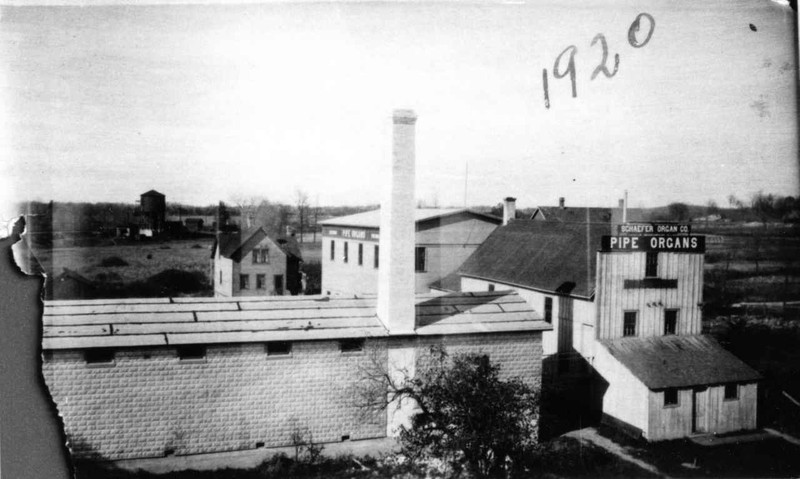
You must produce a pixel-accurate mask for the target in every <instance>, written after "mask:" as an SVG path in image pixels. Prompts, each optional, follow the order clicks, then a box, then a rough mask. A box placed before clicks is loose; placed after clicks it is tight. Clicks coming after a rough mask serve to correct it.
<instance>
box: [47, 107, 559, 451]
mask: <svg viewBox="0 0 800 479" xmlns="http://www.w3.org/2000/svg"><path fill="white" fill-rule="evenodd" d="M415 121H416V115H414V114H413V112H409V111H404V110H401V111H396V112H395V114H394V117H393V124H394V146H393V153H394V154H393V156H392V170H393V171H394V172H395V174H393V175H392V177H391V178H392V183H393V184H392V186H393V187H392V188H385V191H386V192H387V193H386V196H385V197H384V199H383V201H382V212H383V215H382V217H381V224H380V231H381V232H382V236H381V238H380V241H379V243H378V244H379V245H380V248H381V251H382V252H383V255H382V256H381V268H380V270H379V277H378V278H377V281H378V288H377V289H378V291H377V295H376V296H370V297H358V298H354V297H350V298H338V297H331V296H299V297H275V298H156V299H124V300H123V299H114V300H94V301H52V302H47V303H46V304H45V310H44V331H43V335H44V340H43V350H44V362H43V373H44V377H45V381H46V383H47V385H48V387H49V388H50V391H51V394H52V396H53V399H54V401H55V403H56V405H57V407H58V410H59V413H60V415H61V416H62V417H63V420H64V427H65V430H66V433H67V435H68V436H69V438H70V439H71V442H72V444H73V446H75V447H76V449H75V452H76V453H77V454H85V455H91V454H95V455H99V456H100V457H103V458H106V459H123V458H143V457H157V456H164V455H188V454H201V453H209V452H219V451H234V450H244V449H253V448H260V447H271V446H288V445H291V444H292V443H293V442H292V437H293V435H294V434H297V433H300V434H303V435H306V434H307V435H310V436H313V438H314V441H316V442H320V443H326V442H340V441H348V440H357V439H365V438H376V437H386V436H393V435H396V434H397V433H398V426H400V425H407V424H409V420H410V414H412V412H413V404H409V403H407V402H404V403H402V404H390V405H389V407H388V408H387V409H385V410H382V411H373V412H372V413H371V414H369V415H367V417H364V411H363V410H361V409H359V408H358V407H357V406H355V405H354V404H353V401H352V386H353V385H354V384H357V383H358V382H359V381H360V380H361V379H362V378H361V377H360V376H359V374H360V373H359V371H360V370H362V369H364V368H365V367H367V366H368V365H369V364H375V363H376V362H377V364H381V365H383V368H385V370H386V371H387V372H388V374H390V375H392V377H397V376H398V375H400V374H413V371H415V369H416V368H417V367H418V366H419V365H420V363H421V361H422V360H423V358H424V354H425V351H426V350H429V349H430V347H431V346H433V345H444V346H445V347H447V348H448V351H449V352H458V351H461V352H474V353H480V354H485V355H488V356H489V357H490V359H491V360H492V361H493V362H495V363H497V364H499V365H500V367H501V371H502V374H503V375H504V377H506V378H509V377H519V378H520V379H521V380H523V381H524V382H525V383H527V384H528V385H530V386H532V387H533V388H536V389H538V388H539V387H540V384H541V359H542V358H541V335H542V332H543V331H547V330H549V329H550V326H549V325H548V324H547V323H545V322H544V321H543V320H542V316H541V314H539V313H537V312H536V311H534V309H533V308H531V307H530V305H529V304H528V303H527V302H525V301H524V300H523V299H522V298H521V297H520V296H519V295H517V294H515V293H513V292H479V293H453V294H447V295H434V294H415V288H414V280H413V278H414V276H415V229H416V228H415V221H414V200H413V199H414V183H413V181H414V180H413V179H414V128H415V126H414V125H415ZM257 239H258V236H256V237H255V238H254V239H253V240H252V241H255V242H256V243H257V244H260V241H256V240H257ZM245 242H247V241H245ZM306 437H308V436H306Z"/></svg>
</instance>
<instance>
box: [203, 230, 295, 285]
mask: <svg viewBox="0 0 800 479" xmlns="http://www.w3.org/2000/svg"><path fill="white" fill-rule="evenodd" d="M211 259H212V261H213V271H212V277H213V278H212V279H213V282H214V296H215V297H233V296H282V295H286V294H291V295H296V294H300V293H301V292H302V281H301V273H300V265H301V264H302V262H303V257H302V255H301V253H300V247H299V245H298V244H297V241H296V240H295V239H294V238H293V237H291V236H289V237H279V238H277V239H275V240H273V239H272V238H270V237H269V236H268V235H267V232H266V231H265V230H264V228H262V227H260V226H259V227H255V228H250V229H248V230H246V231H241V232H240V231H237V232H233V233H220V234H218V235H217V238H216V240H215V241H214V245H213V246H212V248H211Z"/></svg>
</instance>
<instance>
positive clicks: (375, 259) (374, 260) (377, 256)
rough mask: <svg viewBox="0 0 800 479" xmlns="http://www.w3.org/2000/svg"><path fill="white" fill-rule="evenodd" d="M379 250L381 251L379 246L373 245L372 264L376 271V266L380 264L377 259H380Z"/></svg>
mask: <svg viewBox="0 0 800 479" xmlns="http://www.w3.org/2000/svg"><path fill="white" fill-rule="evenodd" d="M380 250H381V248H380V246H378V245H375V258H373V263H374V265H375V268H376V269H377V268H378V265H379V264H380V262H379V260H378V258H380V256H379V254H380Z"/></svg>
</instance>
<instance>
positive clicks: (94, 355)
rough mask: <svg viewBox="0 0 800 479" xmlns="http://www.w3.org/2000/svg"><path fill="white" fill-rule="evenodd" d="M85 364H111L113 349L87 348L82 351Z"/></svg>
mask: <svg viewBox="0 0 800 479" xmlns="http://www.w3.org/2000/svg"><path fill="white" fill-rule="evenodd" d="M83 358H84V359H85V360H86V364H93V365H113V364H114V350H113V349H108V348H97V349H87V350H86V351H85V352H84V353H83Z"/></svg>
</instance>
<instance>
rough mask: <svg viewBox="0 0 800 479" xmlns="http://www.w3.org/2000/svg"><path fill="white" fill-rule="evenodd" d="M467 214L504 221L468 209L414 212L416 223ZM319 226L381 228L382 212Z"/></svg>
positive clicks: (335, 220) (418, 209) (369, 212)
mask: <svg viewBox="0 0 800 479" xmlns="http://www.w3.org/2000/svg"><path fill="white" fill-rule="evenodd" d="M460 213H466V214H469V215H471V216H474V217H479V218H483V219H485V220H487V221H490V222H492V223H495V224H500V223H501V222H502V221H503V220H502V219H501V218H498V217H496V216H492V215H486V214H483V213H478V212H475V211H470V210H468V209H466V208H417V209H415V210H414V222H415V223H421V222H425V221H430V220H433V219H436V218H441V217H444V216H451V215H457V214H460ZM319 224H321V225H323V226H333V225H335V226H355V227H361V228H380V226H381V210H380V209H377V210H372V211H365V212H364V213H357V214H354V215H349V216H341V217H339V218H330V219H327V220H325V221H320V222H319Z"/></svg>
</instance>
